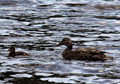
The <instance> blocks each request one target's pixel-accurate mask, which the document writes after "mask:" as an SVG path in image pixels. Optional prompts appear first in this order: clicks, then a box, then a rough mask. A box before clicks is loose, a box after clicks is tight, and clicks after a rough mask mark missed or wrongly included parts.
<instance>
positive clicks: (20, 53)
mask: <svg viewBox="0 0 120 84" xmlns="http://www.w3.org/2000/svg"><path fill="white" fill-rule="evenodd" d="M8 51H9V54H8V56H12V57H15V56H18V55H24V56H25V55H27V56H29V54H28V53H26V52H22V51H17V52H16V51H15V47H13V46H11V47H9V49H8Z"/></svg>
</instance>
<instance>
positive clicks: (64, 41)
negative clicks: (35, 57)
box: [56, 37, 72, 49]
mask: <svg viewBox="0 0 120 84" xmlns="http://www.w3.org/2000/svg"><path fill="white" fill-rule="evenodd" d="M60 45H65V46H67V47H68V48H71V49H72V41H71V39H70V38H68V37H65V38H63V39H62V41H61V42H60V43H59V44H58V45H56V46H60Z"/></svg>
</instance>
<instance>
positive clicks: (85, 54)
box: [56, 37, 113, 61]
mask: <svg viewBox="0 0 120 84" xmlns="http://www.w3.org/2000/svg"><path fill="white" fill-rule="evenodd" d="M60 45H65V46H67V48H66V49H65V50H64V51H63V52H62V57H63V58H64V59H66V60H72V59H74V60H89V61H104V60H107V59H113V57H109V56H107V55H105V54H104V53H105V52H103V51H100V50H95V49H93V48H79V49H76V50H72V47H73V46H72V41H71V39H70V38H68V37H66V38H63V39H62V41H61V42H60V43H59V44H58V45H56V46H60Z"/></svg>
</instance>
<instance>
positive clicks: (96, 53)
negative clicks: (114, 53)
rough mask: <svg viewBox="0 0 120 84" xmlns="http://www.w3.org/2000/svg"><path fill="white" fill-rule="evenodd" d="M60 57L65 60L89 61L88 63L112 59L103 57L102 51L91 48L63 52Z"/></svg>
mask: <svg viewBox="0 0 120 84" xmlns="http://www.w3.org/2000/svg"><path fill="white" fill-rule="evenodd" d="M64 52H66V53H63V54H62V56H63V57H64V58H65V59H70V60H71V59H75V60H90V61H98V60H106V59H113V57H109V56H107V55H105V54H104V53H105V52H103V51H100V50H95V49H93V48H79V49H76V50H74V51H72V50H71V51H67V50H66V51H64Z"/></svg>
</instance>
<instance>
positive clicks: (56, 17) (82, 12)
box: [0, 0, 120, 84]
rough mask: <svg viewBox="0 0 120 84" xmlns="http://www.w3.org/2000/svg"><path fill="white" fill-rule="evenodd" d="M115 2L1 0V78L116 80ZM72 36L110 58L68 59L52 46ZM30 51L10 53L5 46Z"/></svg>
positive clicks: (119, 68)
mask: <svg viewBox="0 0 120 84" xmlns="http://www.w3.org/2000/svg"><path fill="white" fill-rule="evenodd" d="M119 9H120V6H119V2H118V1H111V0H99V1H91V0H87V1H86V0H74V1H73V0H67V1H66V0H52V1H51V0H44V1H43V0H34V1H32V0H19V1H16V0H10V1H6V0H2V1H0V10H1V11H0V29H1V30H0V51H1V52H0V80H1V81H0V82H2V83H11V84H17V83H24V84H63V83H66V84H72V83H73V84H74V83H78V84H79V83H95V84H104V83H120V80H119V79H120V62H119V60H120V58H119V56H120V53H119V51H120V45H119V40H120V38H119V36H120V35H119V33H120V29H119V26H120V25H119V14H120V13H119ZM63 37H70V38H71V39H72V41H73V44H74V48H79V47H93V48H95V49H99V50H102V51H106V52H107V53H106V54H107V55H109V56H112V57H114V60H107V61H106V62H100V61H98V62H89V61H76V60H72V61H67V60H63V58H62V56H61V53H62V51H63V50H64V49H65V46H62V47H57V48H56V47H54V46H55V45H56V44H58V43H59V42H60V41H61V39H62V38H63ZM11 45H13V46H15V47H16V49H17V51H25V52H27V53H30V54H31V56H29V57H23V56H22V57H15V58H13V57H8V51H7V49H8V48H9V47H10V46H11Z"/></svg>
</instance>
